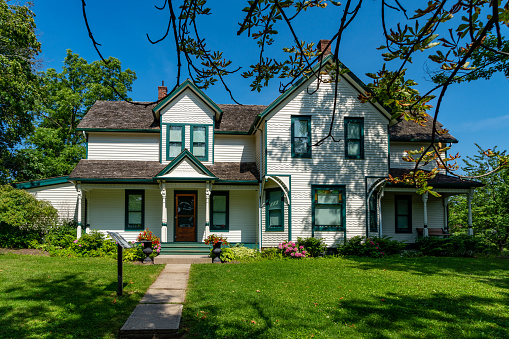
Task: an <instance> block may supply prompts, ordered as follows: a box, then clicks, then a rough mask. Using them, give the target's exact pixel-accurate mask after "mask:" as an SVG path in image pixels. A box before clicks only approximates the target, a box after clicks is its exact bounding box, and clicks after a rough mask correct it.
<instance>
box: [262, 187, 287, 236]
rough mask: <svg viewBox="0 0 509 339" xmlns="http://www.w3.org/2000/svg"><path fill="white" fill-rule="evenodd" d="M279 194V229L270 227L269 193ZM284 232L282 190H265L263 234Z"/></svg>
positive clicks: (277, 188) (283, 199)
mask: <svg viewBox="0 0 509 339" xmlns="http://www.w3.org/2000/svg"><path fill="white" fill-rule="evenodd" d="M271 192H280V193H281V198H280V199H281V208H280V213H281V225H280V226H279V227H270V212H269V211H270V209H269V208H270V193H271ZM284 231H285V195H284V193H283V190H282V189H281V188H279V187H276V188H268V189H266V190H265V232H284Z"/></svg>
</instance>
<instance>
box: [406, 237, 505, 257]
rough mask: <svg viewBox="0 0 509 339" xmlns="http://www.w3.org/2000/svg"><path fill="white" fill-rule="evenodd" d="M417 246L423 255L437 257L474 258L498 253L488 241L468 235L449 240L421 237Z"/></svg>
mask: <svg viewBox="0 0 509 339" xmlns="http://www.w3.org/2000/svg"><path fill="white" fill-rule="evenodd" d="M415 244H416V246H417V250H418V251H419V253H420V254H421V255H430V256H436V257H474V256H476V255H479V254H484V255H486V254H492V253H496V248H495V247H494V246H493V245H492V244H490V243H489V242H488V241H486V239H484V238H482V237H474V236H468V235H455V236H452V237H449V238H436V237H420V238H418V239H417V241H416V242H415Z"/></svg>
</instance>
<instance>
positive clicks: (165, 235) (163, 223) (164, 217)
mask: <svg viewBox="0 0 509 339" xmlns="http://www.w3.org/2000/svg"><path fill="white" fill-rule="evenodd" d="M159 189H160V190H161V196H162V197H163V208H162V210H163V215H162V217H161V242H168V227H167V222H168V219H167V218H168V211H167V210H166V182H164V181H163V182H162V183H160V184H159Z"/></svg>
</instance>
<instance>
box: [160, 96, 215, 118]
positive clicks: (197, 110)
mask: <svg viewBox="0 0 509 339" xmlns="http://www.w3.org/2000/svg"><path fill="white" fill-rule="evenodd" d="M213 121H214V111H212V109H211V108H210V107H209V106H207V105H206V104H205V103H204V102H203V101H202V100H201V99H200V98H199V97H198V96H196V94H194V93H193V92H192V91H191V90H190V89H186V90H185V91H184V92H182V93H180V94H179V95H178V96H177V97H176V98H175V99H174V100H173V101H172V102H171V103H170V104H169V105H167V106H166V107H164V108H163V109H162V110H161V122H162V123H169V124H204V125H210V124H213Z"/></svg>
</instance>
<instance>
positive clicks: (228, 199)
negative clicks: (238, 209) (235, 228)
mask: <svg viewBox="0 0 509 339" xmlns="http://www.w3.org/2000/svg"><path fill="white" fill-rule="evenodd" d="M229 193H230V192H228V191H212V192H211V194H210V211H209V213H210V225H209V227H210V231H211V232H229V231H230V194H229ZM215 196H225V197H226V211H225V212H224V213H225V214H226V218H225V220H226V225H225V228H224V229H218V228H215V226H214V197H215ZM221 212H222V211H221Z"/></svg>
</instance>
